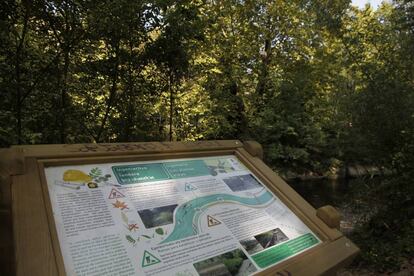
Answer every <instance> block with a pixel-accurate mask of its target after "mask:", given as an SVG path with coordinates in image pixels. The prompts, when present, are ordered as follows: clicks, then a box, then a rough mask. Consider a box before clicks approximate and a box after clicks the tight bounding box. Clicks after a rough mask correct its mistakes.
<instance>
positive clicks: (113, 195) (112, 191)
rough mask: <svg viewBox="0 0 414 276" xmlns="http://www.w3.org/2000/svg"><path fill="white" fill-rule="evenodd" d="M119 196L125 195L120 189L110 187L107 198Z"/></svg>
mask: <svg viewBox="0 0 414 276" xmlns="http://www.w3.org/2000/svg"><path fill="white" fill-rule="evenodd" d="M121 197H125V196H124V195H123V194H122V193H121V192H120V191H118V190H117V189H115V188H112V190H111V192H110V193H109V197H108V198H109V199H114V198H121Z"/></svg>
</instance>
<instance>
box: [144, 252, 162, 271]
mask: <svg viewBox="0 0 414 276" xmlns="http://www.w3.org/2000/svg"><path fill="white" fill-rule="evenodd" d="M160 262H161V261H160V260H159V259H158V258H157V257H155V256H154V255H152V254H151V253H149V252H148V251H147V250H144V256H143V257H142V267H146V266H150V265H154V264H158V263H160Z"/></svg>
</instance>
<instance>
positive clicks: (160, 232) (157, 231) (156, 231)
mask: <svg viewBox="0 0 414 276" xmlns="http://www.w3.org/2000/svg"><path fill="white" fill-rule="evenodd" d="M155 233H157V234H158V235H164V229H162V228H161V227H159V228H157V229H155Z"/></svg>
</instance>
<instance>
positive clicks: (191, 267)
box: [9, 141, 358, 276]
mask: <svg viewBox="0 0 414 276" xmlns="http://www.w3.org/2000/svg"><path fill="white" fill-rule="evenodd" d="M13 154H14V155H13ZM13 154H12V155H13V156H14V157H12V158H9V160H11V161H10V162H12V161H13V160H14V161H15V163H16V164H18V163H19V161H18V160H20V167H21V173H22V175H23V176H24V175H27V177H26V178H24V177H21V176H22V175H20V176H14V177H12V181H11V190H12V195H13V196H12V205H13V207H14V209H13V210H15V212H14V213H13V215H14V216H13V220H14V227H15V229H14V233H15V237H14V238H15V245H16V261H17V267H16V271H17V273H18V274H19V275H24V273H26V272H27V271H29V270H30V272H31V273H30V274H31V275H55V274H60V275H125V276H126V275H147V276H152V275H168V276H169V275H176V276H191V275H194V276H195V275H202V276H210V275H262V274H264V275H286V276H287V275H319V274H323V273H328V274H329V273H333V272H334V271H335V270H336V269H337V268H338V267H340V266H343V265H344V264H345V263H346V262H349V261H350V260H351V259H352V258H353V257H354V256H355V255H356V254H357V252H358V248H357V247H355V245H354V244H353V243H352V242H351V241H349V240H348V239H347V238H345V237H344V236H343V235H342V234H341V233H340V232H339V231H338V230H336V229H335V226H337V225H335V224H337V223H338V219H337V217H335V216H336V213H335V212H330V211H329V210H330V209H329V208H328V209H326V210H319V211H318V212H319V214H318V213H317V211H315V210H314V209H313V208H312V207H311V206H310V205H309V204H307V203H306V201H304V200H303V199H302V198H301V197H300V196H299V195H298V194H296V193H295V192H294V191H293V190H292V189H291V188H290V187H289V186H288V185H287V184H286V183H284V182H283V181H282V180H281V179H280V178H279V177H278V176H277V175H276V174H274V173H273V172H272V171H271V170H270V169H269V168H268V167H267V166H266V165H265V164H264V163H263V162H262V161H261V156H262V154H263V153H262V151H261V147H260V145H258V144H257V143H255V142H245V143H244V144H243V143H241V142H239V141H206V142H188V143H179V142H176V143H131V144H103V145H100V144H98V145H71V146H69V145H54V146H49V149H48V146H39V147H36V146H26V147H25V146H22V147H16V148H14V152H13ZM13 158H14V159H13ZM16 160H17V161H16ZM16 166H17V167H19V166H18V165H16ZM15 170H17V169H15ZM22 171H24V172H22ZM11 175H12V174H11ZM19 178H20V179H19ZM31 178H34V179H31ZM24 185H25V186H26V188H28V187H31V189H30V188H28V189H29V190H32V192H33V191H35V193H34V194H29V193H30V191H27V189H26V190H24V189H22V188H23V186H24ZM19 186H21V187H19ZM32 186H36V187H37V188H34V187H32ZM39 188H40V189H39ZM21 193H25V194H24V195H22V194H21ZM31 196H37V197H41V198H40V199H39V198H38V200H37V201H36V200H33V199H32V201H33V202H32V203H33V204H35V205H36V206H35V205H30V202H29V203H28V202H23V201H22V200H24V199H26V200H27V199H29V198H30V197H31ZM29 201H30V200H29ZM36 202H37V203H36ZM27 208H33V209H35V210H37V211H36V212H34V213H37V215H36V216H37V218H38V219H40V220H43V221H44V222H47V223H46V225H42V226H39V221H34V219H33V218H32V219H28V218H24V217H22V216H23V215H28V214H29V213H30V211H28V210H26V209H27ZM32 213H33V211H32ZM45 218H46V220H45ZM31 220H32V221H33V223H34V225H30V224H29V225H27V224H26V225H24V227H23V226H22V225H21V224H22V223H25V222H26V223H27V221H31ZM335 220H337V221H336V222H335ZM36 226H37V227H38V229H35V231H34V233H33V231H31V230H30V229H31V227H36ZM24 229H27V230H24ZM32 229H33V228H32ZM42 231H43V232H45V233H42V235H44V237H43V238H44V239H45V240H47V242H46V243H43V244H42V245H40V244H39V243H38V242H37V243H36V242H31V243H29V244H27V243H26V244H25V243H24V241H27V240H29V239H25V238H23V240H22V239H21V238H22V236H23V233H25V234H26V235H32V236H31V238H32V239H36V236H35V234H36V232H38V233H39V232H42ZM36 246H39V248H37V250H36V248H34V247H36ZM25 247H29V248H30V250H33V253H32V254H35V252H36V251H38V252H39V251H41V250H42V249H43V250H47V251H48V256H47V258H46V259H45V260H43V262H41V263H37V264H36V263H32V260H28V259H22V258H24V257H25V258H30V257H31V258H36V256H35V255H33V256H28V253H22V251H25ZM29 254H30V253H29ZM40 254H42V253H40ZM24 255H26V256H24ZM44 273H46V274H44Z"/></svg>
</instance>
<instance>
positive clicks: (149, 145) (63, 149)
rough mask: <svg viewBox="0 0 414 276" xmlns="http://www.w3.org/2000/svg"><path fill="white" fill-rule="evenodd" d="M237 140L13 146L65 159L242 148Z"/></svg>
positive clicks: (28, 152) (31, 153)
mask: <svg viewBox="0 0 414 276" xmlns="http://www.w3.org/2000/svg"><path fill="white" fill-rule="evenodd" d="M242 146H243V144H242V143H241V142H240V141H238V140H212V141H188V142H142V143H115V144H65V145H33V146H14V147H12V148H15V149H18V150H21V151H23V152H24V155H25V156H26V157H38V158H56V157H58V158H66V157H87V156H111V155H133V154H144V153H146V154H156V153H169V152H190V151H211V150H225V149H235V148H238V147H242Z"/></svg>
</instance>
